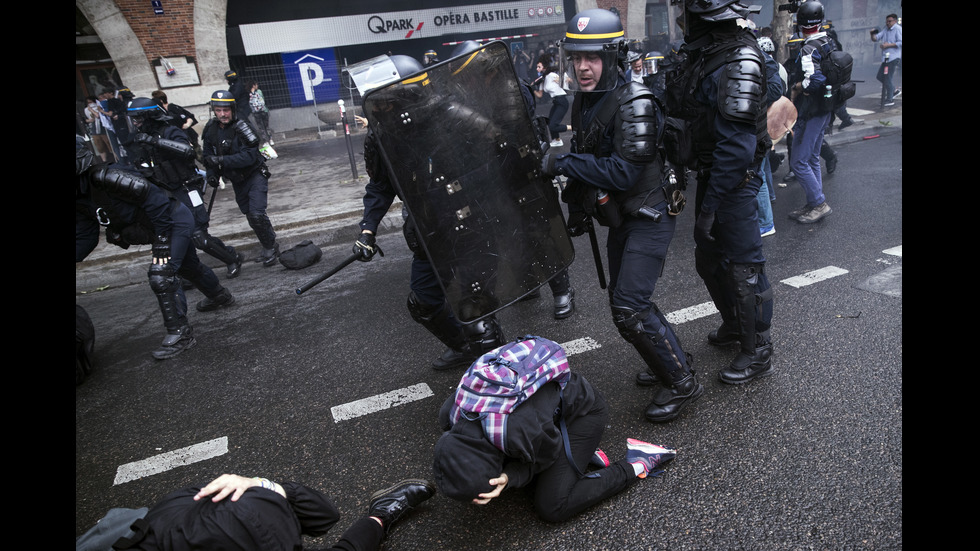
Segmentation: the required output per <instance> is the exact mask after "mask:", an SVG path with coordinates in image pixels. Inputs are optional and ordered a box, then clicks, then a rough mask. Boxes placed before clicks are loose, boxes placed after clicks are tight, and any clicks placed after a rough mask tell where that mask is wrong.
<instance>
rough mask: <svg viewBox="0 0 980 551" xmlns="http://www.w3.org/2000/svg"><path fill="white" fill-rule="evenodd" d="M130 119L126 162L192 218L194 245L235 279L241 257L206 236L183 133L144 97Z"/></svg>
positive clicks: (198, 185) (199, 181)
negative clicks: (134, 124) (132, 127)
mask: <svg viewBox="0 0 980 551" xmlns="http://www.w3.org/2000/svg"><path fill="white" fill-rule="evenodd" d="M129 113H130V117H131V118H133V119H134V120H140V121H141V124H140V126H139V128H138V129H137V133H136V134H135V136H134V139H133V144H132V146H131V148H130V149H131V152H130V158H129V160H130V161H131V162H132V163H133V164H134V165H135V168H136V169H137V170H138V171H139V172H140V174H142V175H143V176H145V177H146V178H148V179H149V180H150V181H151V182H153V183H154V184H156V185H158V186H159V187H161V188H163V189H164V190H166V191H167V192H168V193H169V194H170V195H171V196H173V197H176V198H177V200H178V201H180V202H181V203H182V204H183V205H184V206H186V207H187V208H188V209H189V210H190V211H191V213H192V214H193V216H194V231H193V233H192V239H193V242H194V246H195V247H197V248H198V249H200V250H201V251H204V252H206V253H208V254H210V255H211V256H213V257H215V258H217V259H218V260H220V261H222V262H223V263H225V265H226V266H227V269H228V277H229V278H234V277H237V276H238V274H239V273H240V269H241V265H242V261H243V260H244V257H243V256H242V255H241V254H239V253H237V252H236V251H235V249H234V247H230V246H227V245H225V244H224V243H223V242H222V241H221V240H220V239H219V238H217V237H214V236H212V235H210V234H209V233H208V225H209V223H210V216H209V214H208V210H207V208H206V207H205V206H204V201H203V199H202V196H203V193H204V179H203V178H201V176H200V175H199V174H198V172H197V165H196V164H195V163H194V149H193V146H192V145H191V144H190V142H189V141H188V139H187V136H186V134H185V132H184V131H183V130H181V129H179V128H177V127H175V126H171V125H170V124H167V122H168V121H167V120H164V119H166V118H167V117H166V116H165V113H164V112H163V110H162V108H161V107H160V106H159V105H157V104H156V103H155V102H153V101H152V100H149V99H147V98H137V99H135V100H133V102H132V103H131V104H130V106H129Z"/></svg>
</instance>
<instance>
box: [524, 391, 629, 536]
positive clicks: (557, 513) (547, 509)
mask: <svg viewBox="0 0 980 551" xmlns="http://www.w3.org/2000/svg"><path fill="white" fill-rule="evenodd" d="M608 419H609V411H608V409H607V407H606V401H605V400H604V399H603V398H602V396H601V395H600V394H599V392H598V391H596V400H595V404H594V405H593V407H592V410H591V411H590V412H589V413H588V415H585V416H583V417H578V418H576V419H573V420H572V421H570V422H569V423H568V440H569V443H570V444H571V450H572V458H573V459H574V460H575V464H576V465H578V468H579V469H580V470H582V471H583V472H584V471H585V468H586V467H587V466H588V464H589V460H590V459H591V458H592V454H593V453H595V450H596V448H598V447H599V441H600V440H601V439H602V432H603V431H604V430H605V428H606V421H607V420H608ZM596 473H598V474H599V476H597V477H594V478H588V477H586V478H580V477H579V475H578V473H577V472H576V471H575V469H574V468H572V465H571V464H569V462H568V461H567V460H566V459H565V457H560V458H559V459H558V461H556V462H555V464H554V465H552V466H551V467H549V468H548V469H546V470H544V471H543V472H541V473H539V474H538V475H537V477H536V478H535V490H534V508H535V510H536V511H537V512H538V515H540V516H541V519H542V520H544V521H546V522H562V521H564V520H568V519H569V518H571V517H573V516H575V515H577V514H579V513H581V512H583V511H585V510H586V509H588V508H589V507H592V506H593V505H595V504H596V503H599V502H601V501H603V500H605V499H608V498H609V497H612V496H614V495H616V494H618V493H619V492H622V491H623V490H625V489H626V488H628V487H629V486H630V485H631V484H633V483H634V482H636V481H637V480H639V479H638V478H636V475H635V474H634V473H633V467H632V466H631V465H630V464H629V463H627V462H626V460H625V459H624V460H621V461H617V462H616V463H613V464H612V465H610V466H609V467H607V468H605V469H602V470H600V471H596Z"/></svg>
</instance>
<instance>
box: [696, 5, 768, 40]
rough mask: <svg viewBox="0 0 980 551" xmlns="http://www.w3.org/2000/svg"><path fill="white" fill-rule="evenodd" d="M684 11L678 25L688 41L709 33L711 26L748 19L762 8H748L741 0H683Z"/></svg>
mask: <svg viewBox="0 0 980 551" xmlns="http://www.w3.org/2000/svg"><path fill="white" fill-rule="evenodd" d="M683 2H684V11H683V12H681V15H680V16H679V17H678V18H677V24H678V25H679V26H680V27H681V29H683V30H684V36H685V37H687V39H688V41H691V40H692V39H694V38H695V37H700V36H702V35H704V34H705V33H707V32H708V30H709V26H710V25H713V24H716V23H724V22H728V21H731V22H732V23H734V22H735V21H737V20H738V19H746V18H748V17H749V15H750V14H753V13H759V12H760V11H761V10H762V7H761V6H746V5H744V4H742V3H741V2H740V1H739V0H683Z"/></svg>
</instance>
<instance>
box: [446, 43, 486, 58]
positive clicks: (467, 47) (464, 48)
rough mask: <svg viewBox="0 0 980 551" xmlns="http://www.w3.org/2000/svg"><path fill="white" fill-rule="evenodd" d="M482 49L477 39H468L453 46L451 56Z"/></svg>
mask: <svg viewBox="0 0 980 551" xmlns="http://www.w3.org/2000/svg"><path fill="white" fill-rule="evenodd" d="M479 49H480V43H479V42H477V41H475V40H467V41H466V42H460V43H459V44H457V45H456V47H455V48H453V53H452V55H451V56H449V57H459V56H461V55H463V54H468V53H470V52H475V51H477V50H479Z"/></svg>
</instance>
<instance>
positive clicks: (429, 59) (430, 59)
mask: <svg viewBox="0 0 980 551" xmlns="http://www.w3.org/2000/svg"><path fill="white" fill-rule="evenodd" d="M422 62H423V63H424V64H425V65H432V64H433V63H439V54H438V53H437V52H436V51H435V50H426V52H425V55H424V56H423V58H422Z"/></svg>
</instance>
